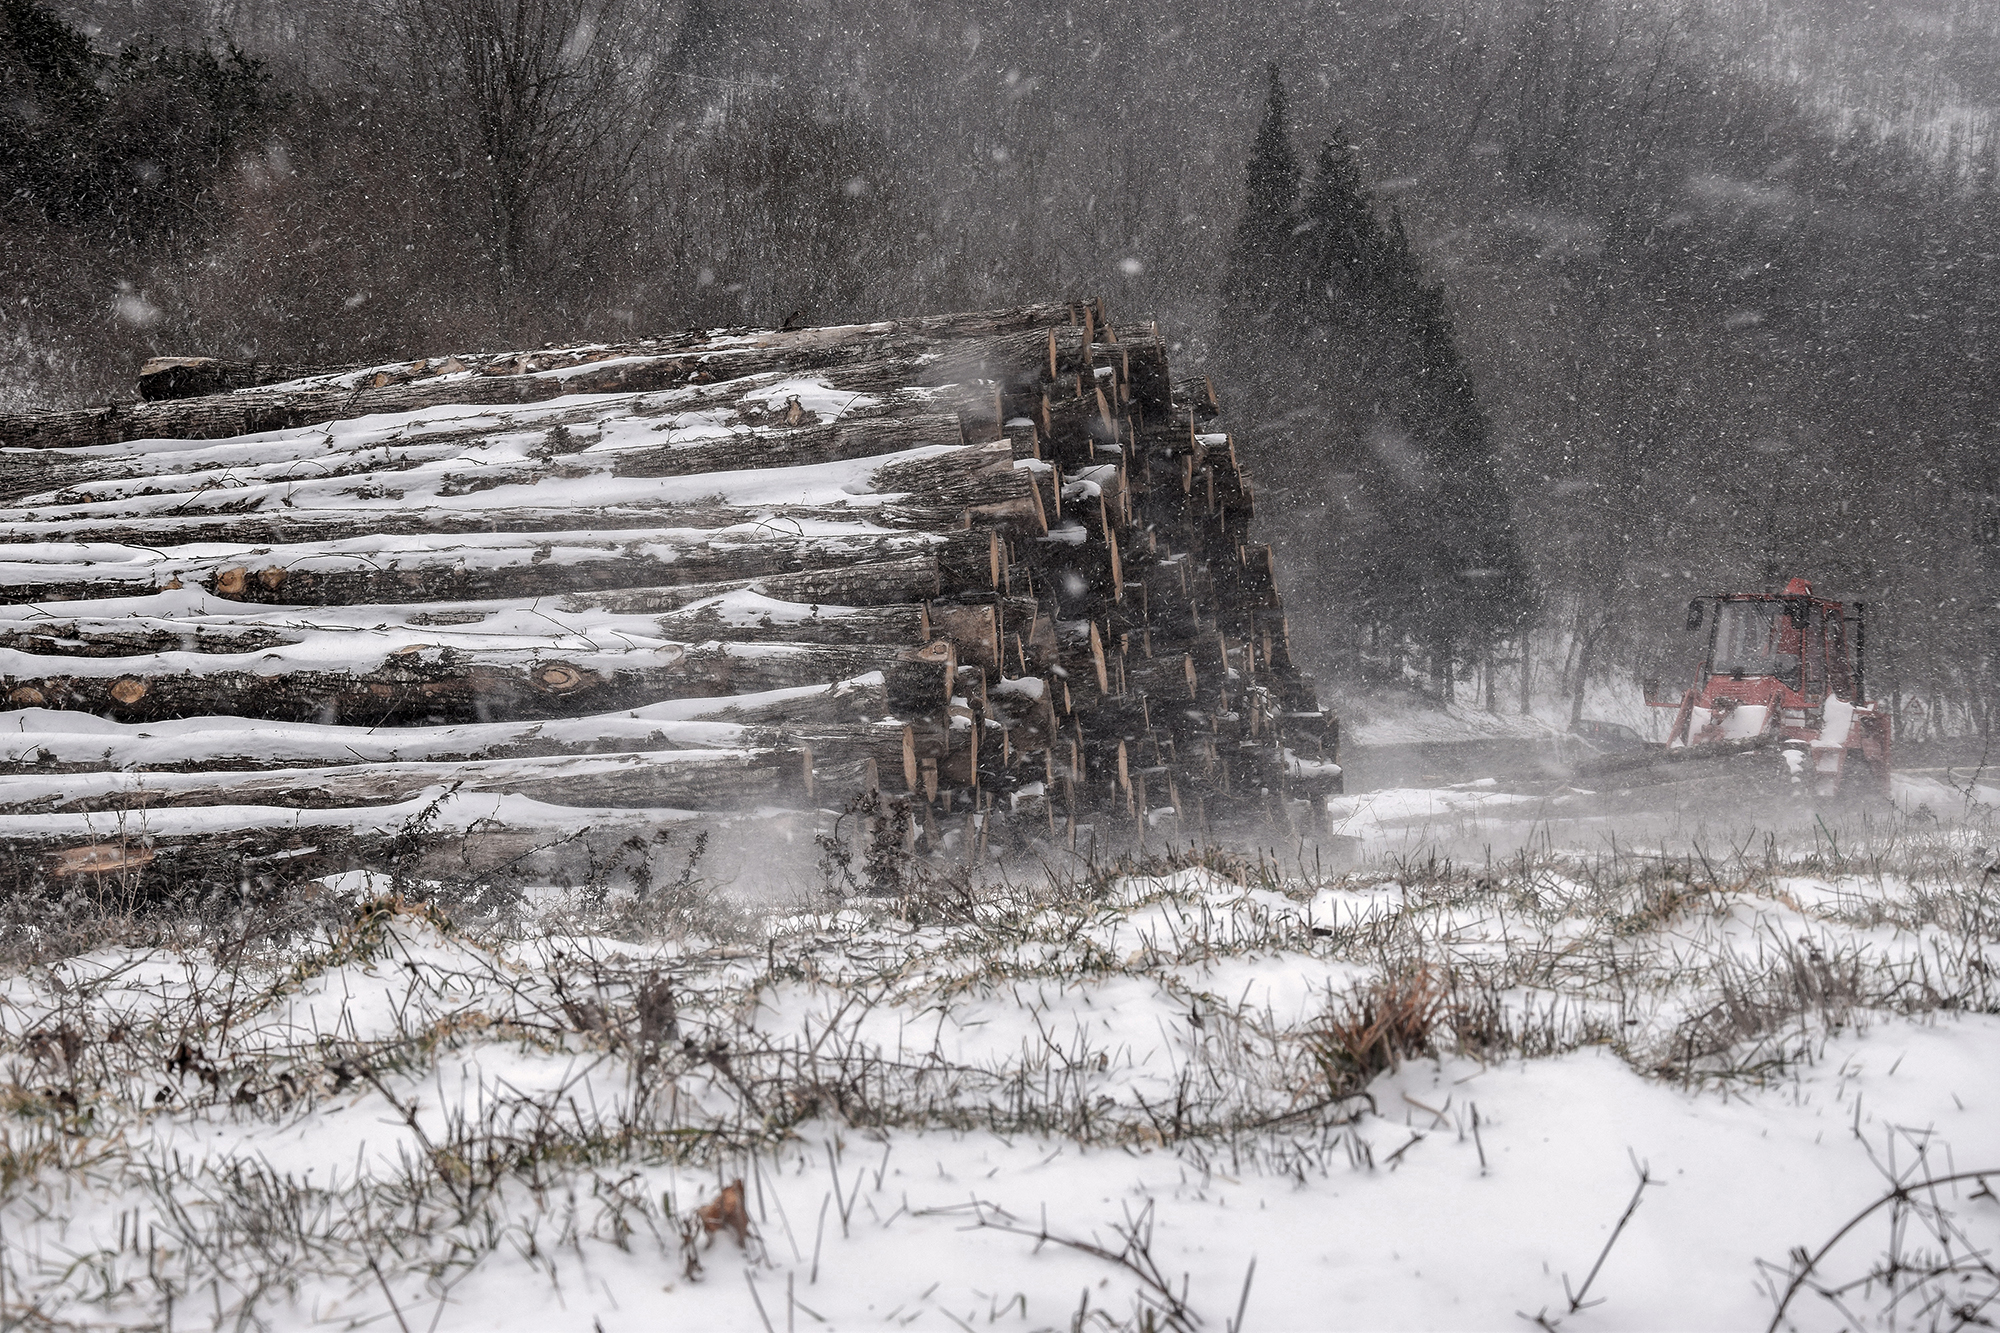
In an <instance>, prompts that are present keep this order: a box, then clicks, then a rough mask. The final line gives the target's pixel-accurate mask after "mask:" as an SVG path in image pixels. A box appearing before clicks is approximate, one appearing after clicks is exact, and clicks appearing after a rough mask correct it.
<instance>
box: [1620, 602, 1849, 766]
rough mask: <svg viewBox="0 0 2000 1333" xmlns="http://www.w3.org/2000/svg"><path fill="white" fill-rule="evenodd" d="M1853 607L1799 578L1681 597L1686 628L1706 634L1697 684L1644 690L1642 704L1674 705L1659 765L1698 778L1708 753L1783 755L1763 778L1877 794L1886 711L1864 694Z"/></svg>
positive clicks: (1722, 756)
mask: <svg viewBox="0 0 2000 1333" xmlns="http://www.w3.org/2000/svg"><path fill="white" fill-rule="evenodd" d="M1862 612H1863V607H1862V605H1861V603H1859V602H1857V603H1855V604H1854V605H1853V607H1852V615H1851V616H1850V614H1849V608H1848V607H1846V606H1844V605H1842V604H1841V603H1839V602H1833V601H1828V600H1826V599H1825V598H1821V597H1815V596H1814V595H1813V590H1812V585H1811V584H1809V583H1807V582H1806V581H1805V580H1804V579H1793V580H1792V581H1791V582H1790V583H1788V584H1786V585H1785V590H1784V591H1783V592H1781V593H1728V594H1725V595H1719V596H1711V597H1697V598H1695V599H1694V600H1693V601H1691V602H1689V603H1688V612H1687V630H1688V633H1690V634H1692V633H1694V632H1696V631H1698V630H1701V629H1703V628H1706V629H1707V631H1708V651H1707V652H1706V654H1704V656H1703V658H1702V664H1701V669H1700V672H1699V674H1698V675H1697V677H1696V680H1695V684H1694V686H1693V687H1692V688H1690V689H1689V690H1687V691H1686V692H1685V693H1683V694H1682V695H1681V696H1680V698H1679V699H1677V700H1675V699H1660V698H1658V697H1657V695H1656V693H1655V690H1654V688H1652V687H1649V688H1648V690H1647V696H1648V698H1647V702H1648V703H1653V704H1657V705H1660V706H1664V707H1677V708H1678V710H1679V711H1678V712H1676V713H1675V715H1674V725H1673V730H1672V731H1671V732H1670V733H1669V734H1668V737H1667V745H1666V758H1667V760H1668V761H1669V765H1668V766H1669V767H1678V765H1679V764H1681V763H1693V764H1695V765H1696V766H1695V767H1694V768H1692V769H1689V770H1684V771H1682V772H1681V774H1680V776H1682V777H1685V778H1688V779H1696V778H1699V777H1701V776H1702V774H1703V772H1704V771H1705V761H1708V760H1727V759H1733V758H1735V757H1736V756H1739V755H1748V754H1750V753H1751V752H1754V753H1755V754H1757V755H1760V756H1763V757H1765V758H1766V759H1767V760H1768V759H1769V758H1776V759H1778V760H1780V761H1782V763H1783V768H1782V769H1779V770H1777V771H1775V772H1773V771H1771V770H1770V769H1768V768H1766V769H1765V770H1764V774H1763V776H1765V777H1767V778H1777V779H1779V780H1780V781H1784V780H1786V779H1789V784H1788V785H1796V786H1800V787H1805V788H1808V789H1809V790H1810V791H1811V793H1812V794H1813V795H1815V796H1835V795H1838V796H1843V797H1861V798H1863V799H1871V798H1879V799H1886V798H1887V797H1888V795H1889V713H1888V710H1887V709H1886V708H1885V707H1883V706H1882V704H1881V703H1880V702H1878V701H1874V700H1870V699H1869V698H1868V697H1867V687H1866V683H1865V681H1864V679H1863V675H1862V664H1863V651H1864V649H1865V648H1866V645H1867V630H1866V623H1865V621H1864V620H1863V618H1862ZM1850 631H1851V632H1850ZM1744 762H1752V763H1753V766H1754V761H1750V760H1745V761H1744Z"/></svg>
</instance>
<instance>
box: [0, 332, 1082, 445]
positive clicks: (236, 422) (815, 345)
mask: <svg viewBox="0 0 2000 1333" xmlns="http://www.w3.org/2000/svg"><path fill="white" fill-rule="evenodd" d="M856 328H857V329H866V328H867V326H856ZM825 332H826V333H827V334H829V335H833V334H836V333H837V332H838V331H835V330H827V331H825ZM1062 336H1063V335H1062V334H1061V332H1060V331H1058V337H1059V339H1060V338H1061V337H1062ZM533 356H534V354H527V362H526V364H527V365H529V366H532V364H533ZM1046 360H1047V344H1046V338H1045V336H1044V335H1043V334H1041V333H1038V332H1020V333H999V334H993V335H989V336H985V337H974V338H962V339H944V338H940V337H937V336H933V335H927V334H921V333H905V332H895V331H891V332H889V333H888V334H886V335H884V334H880V333H857V334H856V335H855V336H854V337H852V338H842V337H838V336H828V337H823V338H820V339H817V340H803V339H802V340H798V341H795V342H790V343H784V344H779V343H771V344H768V345H764V346H755V345H734V346H723V347H719V348H715V349H713V350H704V349H700V348H696V349H690V350H686V351H676V352H670V353H666V354H639V355H633V356H630V357H620V358H613V359H607V360H604V361H600V362H594V363H581V364H577V365H572V366H563V367H559V368H555V369H549V370H542V371H534V370H532V369H530V370H528V372H527V373H510V374H473V375H472V376H470V377H469V378H460V377H456V376H451V377H443V378H439V379H433V380H412V381H410V382H407V383H402V384H393V383H385V384H383V385H382V386H381V387H374V386H373V383H372V381H371V383H370V384H369V386H367V387H362V386H359V385H355V386H347V385H342V386H340V387H315V386H317V385H318V384H319V383H320V382H318V381H304V382H302V384H301V386H300V387H298V388H296V389H286V388H280V389H250V390H245V391H243V392H240V393H229V394H219V395H213V396H210V397H205V398H189V399H181V400H173V401H166V402H155V403H138V404H131V403H114V404H109V405H107V406H104V407H94V408H83V409H77V410H70V411H45V412H17V413H10V414H6V415H0V446H4V447H10V448H36V449H51V448H54V449H77V448H87V447H91V446H98V445H108V444H119V443H123V442H125V441H128V440H142V439H184V440H185V439H194V440H200V439H208V440H212V439H225V438H228V437H230V436H236V435H251V434H256V433H259V432H263V431H275V430H290V429H294V428H297V427H301V426H312V425H320V424H323V423H325V422H329V421H341V420H351V419H354V418H358V417H365V416H374V415H379V414H383V413H397V412H414V411H419V410H422V409H425V408H432V407H441V406H454V407H463V406H487V407H501V406H512V405H520V404H525V403H537V402H546V401H548V400H550V399H553V398H561V397H568V396H571V395H575V394H606V393H641V392H653V391H658V390H662V389H669V388H676V387H679V386H682V385H687V384H708V383H713V382H715V381H718V380H727V379H737V378H741V377H744V376H749V375H759V374H768V373H772V372H779V371H782V372H786V373H789V374H805V373H809V372H813V371H817V370H824V369H832V368H837V367H841V366H852V365H857V364H863V363H868V362H875V361H881V362H887V363H891V364H893V363H896V362H899V361H900V362H902V363H904V364H905V365H907V366H909V367H910V368H911V369H912V370H913V371H914V372H915V373H914V374H906V375H904V376H903V377H902V378H901V382H902V383H904V384H909V383H912V382H914V383H918V384H926V385H943V384H957V383H966V382H969V381H973V380H980V381H992V382H995V383H998V384H1002V385H1014V384H1030V383H1039V382H1040V380H1041V378H1042V377H1043V375H1044V374H1045V373H1046V371H1045V367H1046ZM516 364H521V362H520V361H519V359H518V358H517V361H516ZM384 373H386V372H384ZM348 378H352V377H348Z"/></svg>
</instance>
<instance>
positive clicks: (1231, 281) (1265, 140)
mask: <svg viewBox="0 0 2000 1333" xmlns="http://www.w3.org/2000/svg"><path fill="white" fill-rule="evenodd" d="M1265 75H1266V88H1265V94H1264V117H1263V119H1262V121H1260V122H1259V124H1258V126H1257V138H1256V142H1255V143H1254V145H1253V146H1252V148H1251V151H1250V161H1249V163H1248V164H1247V165H1246V167H1245V169H1244V190H1243V212H1242V214H1241V216H1239V217H1238V219H1237V222H1236V233H1235V237H1234V240H1233V243H1232V244H1231V246H1230V251H1229V270H1228V272H1227V273H1226V274H1225V275H1224V277H1223V285H1222V321H1223V331H1224V336H1225V337H1226V338H1227V339H1229V340H1230V341H1232V342H1234V343H1236V344H1237V347H1238V350H1248V349H1247V347H1245V346H1244V344H1246V343H1248V342H1253V341H1255V339H1256V338H1257V336H1258V335H1259V334H1260V333H1265V332H1268V331H1269V330H1270V329H1271V327H1272V324H1273V321H1274V320H1275V318H1276V316H1277V314H1278V311H1279V308H1280V307H1281V306H1282V305H1283V304H1284V303H1285V299H1286V297H1287V296H1288V295H1289V294H1290V291H1291V288H1292V285H1293V283H1294V282H1295V280H1296V279H1295V271H1294V270H1293V268H1292V265H1291V263H1290V260H1291V257H1292V251H1293V244H1292V233H1293V231H1294V230H1295V228H1296V226H1297V212H1296V210H1297V205H1298V197H1299V156H1298V153H1297V152H1296V151H1294V150H1293V148H1292V139H1291V133H1290V131H1289V130H1288V129H1287V128H1286V125H1285V110H1286V105H1287V101H1288V99H1287V97H1286V94H1285V81H1284V78H1283V76H1281V75H1280V74H1279V73H1278V65H1277V62H1276V61H1273V62H1272V63H1271V64H1270V65H1268V66H1267V67H1266V70H1265Z"/></svg>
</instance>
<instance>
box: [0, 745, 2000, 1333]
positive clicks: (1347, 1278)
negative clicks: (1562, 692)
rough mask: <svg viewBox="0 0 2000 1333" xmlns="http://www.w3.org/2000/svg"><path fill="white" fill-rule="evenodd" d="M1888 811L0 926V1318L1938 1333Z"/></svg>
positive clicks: (1994, 926) (1926, 1092) (1422, 818)
mask: <svg viewBox="0 0 2000 1333" xmlns="http://www.w3.org/2000/svg"><path fill="white" fill-rule="evenodd" d="M1972 795H1973V796H1980V797H1984V796H1990V795H1991V793H1985V792H1974V793H1972ZM1898 797H1899V810H1898V813H1897V814H1896V815H1895V816H1894V817H1893V818H1891V817H1886V816H1885V817H1881V818H1876V819H1870V820H1859V819H1857V820H1855V821H1852V822H1850V823H1846V824H1840V825H1834V824H1829V823H1827V822H1826V820H1825V819H1823V818H1821V817H1818V816H1809V817H1807V819H1806V820H1805V821H1804V823H1805V824H1806V827H1804V828H1798V827H1787V828H1782V829H1759V828H1758V827H1756V826H1751V825H1743V826H1726V827H1725V826H1722V825H1717V826H1713V827H1707V828H1695V827H1692V826H1688V825H1681V824H1678V823H1675V822H1673V821H1663V822H1661V823H1660V824H1659V826H1658V827H1656V828H1654V829H1652V830H1650V831H1646V830H1642V831H1641V833H1642V835H1643V836H1640V837H1639V838H1638V839H1637V840H1634V838H1633V837H1632V836H1627V835H1626V833H1625V832H1619V833H1617V834H1616V836H1614V835H1613V832H1612V831H1608V830H1606V829H1604V828H1599V827H1595V826H1592V825H1590V824H1588V823H1586V822H1572V823H1568V824H1551V823H1543V824H1539V825H1537V824H1533V823H1529V824H1525V825H1524V824H1521V823H1518V822H1517V823H1513V824H1505V823H1501V822H1498V821H1501V820H1504V819H1505V818H1506V817H1507V815H1508V814H1509V811H1508V810H1507V809H1506V806H1507V804H1508V802H1507V800H1506V798H1505V796H1504V794H1503V793H1497V792H1494V791H1491V790H1490V789H1486V788H1481V787H1478V786H1476V785H1475V786H1471V787H1466V788H1459V789H1455V790H1450V791H1442V792H1421V793H1419V792H1386V793H1370V794H1369V795H1368V796H1367V797H1352V798H1345V804H1343V805H1341V806H1339V807H1338V808H1337V811H1336V813H1337V814H1339V815H1340V816H1341V817H1342V818H1343V819H1344V821H1345V832H1346V835H1347V836H1348V837H1349V838H1351V839H1353V840H1354V842H1353V843H1352V844H1351V846H1353V847H1354V848H1356V849H1358V850H1357V852H1356V855H1357V857H1358V860H1357V861H1356V862H1354V863H1352V864H1351V865H1350V866H1349V867H1347V868H1342V869H1336V868H1334V867H1332V866H1330V865H1326V864H1324V862H1322V863H1320V864H1317V865H1316V864H1315V863H1314V860H1313V858H1312V856H1311V855H1310V853H1308V854H1306V855H1304V856H1303V857H1294V858H1293V859H1292V860H1291V861H1290V862H1289V863H1287V862H1286V861H1285V860H1284V859H1283V858H1278V859H1273V857H1272V856H1270V855H1268V854H1267V855H1265V856H1263V857H1258V856H1256V855H1252V856H1250V857H1248V858H1247V859H1230V858H1223V857H1218V856H1210V857H1206V858H1195V857H1193V856H1183V857H1179V858H1162V859H1160V860H1158V861H1156V862H1154V863H1151V864H1148V865H1144V866H1138V867H1133V866H1125V867H1119V868H1111V869H1103V868H1099V869H1095V870H1092V869H1088V868H1080V869H1078V870H1076V871H1074V872H1072V871H1061V872H1058V873H1054V874H1051V873H1049V872H1047V871H1045V870H1042V869H1036V870H1035V871H1033V872H1032V873H1030V872H1024V871H1021V870H1018V869H1017V870H1016V871H1015V872H1014V873H1013V875H1012V877H1011V879H1010V880H1008V881H1007V882H1004V883H991V884H986V885H983V886H977V887H975V886H973V885H972V884H971V883H970V882H969V881H968V880H966V879H965V878H963V877H950V876H946V877H932V878H931V879H929V880H928V881H927V882H925V883H923V884H920V885H918V886H916V887H915V888H913V891H912V893H911V895H910V896H909V897H908V898H906V899H902V900H893V901H891V900H870V901H851V902H848V903H845V904H839V903H833V902H830V901H829V900H827V899H825V898H823V897H821V898H817V899H815V898H813V897H810V896H808V895H805V894H804V893H803V892H802V893H801V895H800V896H798V897H797V898H796V899H793V900H784V901H777V902H774V903H763V904H759V905H751V904H746V903H744V902H742V901H740V900H738V899H736V898H733V897H732V895H731V894H730V892H729V891H728V889H727V886H718V885H711V884H708V883H706V882H705V881H704V880H703V878H702V875H701V868H702V862H701V861H700V860H699V859H695V860H693V861H691V862H690V861H687V860H681V861H679V862H678V863H672V862H673V859H672V858H661V860H662V861H663V862H666V863H665V864H662V865H661V866H660V868H659V870H658V872H657V873H656V874H655V875H654V877H653V878H652V879H651V880H650V881H647V882H645V883H644V884H642V886H641V891H639V892H631V891H626V890H622V889H609V888H607V887H606V886H605V885H603V884H601V883H586V884H585V885H583V886H581V887H573V888H568V889H558V888H554V887H549V888H544V889H533V890H528V891H525V892H520V893H508V894H505V895H495V894H492V893H488V894H485V895H481V894H479V893H464V892H454V893H452V894H448V895H444V896H442V897H439V898H437V899H436V900H435V901H433V902H432V903H430V904H428V905H424V904H420V903H419V901H418V898H419V897H420V894H421V891H422V889H423V886H419V885H403V886H397V885H392V884H389V883H387V882H384V881H372V880H369V879H368V878H367V877H365V876H361V875H351V876H346V877H337V878H335V879H333V880H327V881H316V882H314V883H313V884H311V885H310V886H306V890H305V891H301V892H296V893H293V894H291V895H289V896H288V897H286V898H285V899H284V900H283V901H275V900H268V899H267V900H262V901H259V902H256V903H250V904H236V903H214V902H210V903H203V904H187V905H183V906H182V907H181V908H180V909H177V910H173V911H159V910H149V911H135V910H131V909H130V908H129V906H128V905H124V904H121V903H120V902H119V901H118V899H117V895H116V893H115V891H113V890H112V889H110V888H107V889H106V890H105V891H103V892H101V893H100V894H98V895H96V896H94V897H91V898H88V899H81V898H80V899H78V900H76V901H73V902H70V903H66V904H58V905H53V906H50V907H48V908H46V909H35V908H30V907H28V906H26V905H22V904H18V903H17V904H15V905H13V906H12V907H11V908H10V909H8V910H9V912H10V914H11V915H10V916H9V917H8V919H7V920H6V921H5V922H4V923H0V950H4V957H5V959H6V968H5V972H4V1002H5V1008H4V1011H0V1025H4V1049H5V1060H6V1066H7V1082H6V1085H5V1092H4V1095H5V1098H6V1102H7V1105H6V1114H5V1116H4V1118H0V1199H4V1202H3V1203H0V1283H4V1288H0V1302H3V1303H4V1306H0V1308H3V1309H4V1315H0V1318H4V1320H5V1322H6V1323H7V1325H8V1326H25V1327H32V1328H71V1327H134V1328H140V1327H144V1328H168V1327H172V1328H176V1329H209V1328H216V1329H220V1328H231V1329H236V1328H271V1329H289V1328H343V1329H345V1328H363V1327H366V1328H371V1329H378V1330H380V1329H387V1330H399V1331H401V1330H408V1331H410V1333H418V1331H421V1330H447V1329H523V1328H549V1329H576V1330H585V1331H591V1330H599V1329H601V1330H604V1333H618V1331H619V1330H628V1329H629V1330H639V1329H646V1330H653V1329H660V1328H684V1329H746V1330H777V1329H781V1328H782V1329H785V1330H787V1333H795V1331H796V1330H800V1329H830V1328H848V1329H852V1328H913V1329H939V1330H943V1329H950V1328H960V1329H982V1330H983V1329H1079V1330H1081V1329H1114V1328H1130V1329H1154V1330H1162V1329H1176V1330H1195V1329H1202V1330H1219V1331H1222V1333H1235V1331H1236V1330H1279V1329H1345V1328H1353V1329H1390V1328H1409V1329H1440V1328H1452V1329H1495V1328H1519V1327H1531V1326H1536V1325H1539V1326H1541V1327H1544V1328H1565V1329H1572V1330H1613V1329H1638V1328H1677V1329H1686V1328H1729V1329H1746V1328H1747V1329H1758V1328H1765V1327H1787V1328H1792V1327H1795V1328H1802V1329H1834V1328H1923V1329H1930V1328H1959V1327H1968V1326H1969V1327H1985V1326H1987V1325H1988V1321H1990V1320H1992V1319H1994V1318H2000V1274H1996V1272H1995V1269H1994V1267H1992V1266H1990V1265H1991V1263H1992V1256H1993V1252H1994V1247H1995V1244H1996V1242H2000V1203H1996V1201H1995V1198H1994V1195H1993V1193H1992V1191H1991V1190H1989V1189H1988V1188H1987V1179H1985V1178H1982V1177H1981V1176H1979V1175H1978V1174H1977V1173H1978V1172H1980V1171H1982V1170H1992V1171H1993V1172H1994V1173H1995V1175H1996V1176H2000V987H1996V984H1995V968H1996V967H2000V935H1997V934H1996V932H1997V931H2000V914H1996V911H1995V897H1994V892H1993V888H1992V885H1993V880H1992V879H1991V878H1989V872H1988V870H1987V867H1988V866H1989V865H1991V864H1992V854H1991V852H1990V850H1989V848H1990V847H1991V846H1992V840H1993V838H1994V836H1995V835H1994V834H1993V832H1992V831H1990V829H1989V826H1988V822H1987V818H1986V814H1987V809H1988V807H1987V806H1986V805H1985V804H1983V803H1981V802H1979V801H1975V800H1973V799H1971V798H1970V797H1968V796H1967V794H1966V793H1963V792H1959V791H1955V790H1954V789H1951V788H1949V787H1946V786H1944V785H1943V784H1942V783H1929V784H1928V785H1925V780H1921V779H1899V787H1898ZM1482 821H1487V822H1484V823H1483V822H1482ZM1426 829H1428V830H1429V832H1428V833H1426V831H1425V830H1426ZM1441 831H1442V833H1443V834H1448V835H1449V836H1444V837H1442V838H1441V837H1440V836H1438V835H1440V832H1441ZM1648 836H1650V837H1651V838H1652V841H1651V842H1648V841H1646V840H1645V838H1646V837H1648ZM1475 844H1478V845H1481V846H1483V847H1487V848H1491V849H1492V850H1490V851H1474V852H1470V853H1468V852H1467V850H1466V848H1468V847H1470V846H1473V845H1475ZM689 850H691V849H689ZM738 1182H740V1187H739V1185H738ZM1855 1219H1858V1220H1855ZM1850 1222H1852V1225H1851V1226H1850V1225H1849V1224H1850ZM1621 1223H1622V1225H1621ZM1781 1307H1782V1309H1781Z"/></svg>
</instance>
